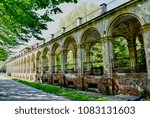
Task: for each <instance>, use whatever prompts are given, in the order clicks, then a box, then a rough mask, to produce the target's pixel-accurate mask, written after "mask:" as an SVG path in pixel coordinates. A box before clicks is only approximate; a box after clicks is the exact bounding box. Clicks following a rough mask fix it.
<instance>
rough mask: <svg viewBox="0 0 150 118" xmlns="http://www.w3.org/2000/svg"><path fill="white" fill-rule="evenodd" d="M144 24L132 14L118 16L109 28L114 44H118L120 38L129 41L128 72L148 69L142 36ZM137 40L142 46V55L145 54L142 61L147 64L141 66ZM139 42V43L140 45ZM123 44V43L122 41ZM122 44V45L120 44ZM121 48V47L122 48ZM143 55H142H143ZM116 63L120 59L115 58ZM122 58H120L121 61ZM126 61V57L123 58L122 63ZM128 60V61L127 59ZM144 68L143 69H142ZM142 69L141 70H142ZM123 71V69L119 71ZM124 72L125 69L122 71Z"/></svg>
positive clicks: (108, 32)
mask: <svg viewBox="0 0 150 118" xmlns="http://www.w3.org/2000/svg"><path fill="white" fill-rule="evenodd" d="M142 23H144V22H143V21H142V20H141V19H140V18H139V17H138V16H137V15H135V14H132V13H125V14H121V15H118V16H117V17H115V18H114V19H113V20H112V21H111V22H110V24H109V25H108V28H107V32H106V34H107V36H109V37H111V38H112V39H113V40H112V42H115V43H116V40H117V39H118V38H121V39H124V40H126V41H127V44H126V46H127V48H128V52H129V59H128V60H129V61H130V64H129V65H130V67H128V68H129V69H127V71H130V70H132V71H138V70H140V71H141V69H142V68H146V59H145V51H144V40H143V34H142ZM137 40H139V42H140V43H141V44H142V46H141V49H142V51H143V52H142V53H143V54H144V55H143V57H142V58H144V59H142V60H143V61H144V62H145V64H143V65H141V64H140V63H138V60H140V58H137V54H138V50H137ZM139 42H138V43H139ZM122 43H123V41H122ZM120 44H121V43H120ZM120 48H121V47H120ZM142 53H141V54H142ZM114 58H115V59H114V60H115V61H114V62H115V63H116V60H117V58H118V57H114ZM120 59H121V57H119V59H118V60H119V61H120ZM123 60H125V57H122V61H123ZM126 60H127V59H126ZM140 66H141V67H142V68H141V67H140ZM139 67H140V68H141V69H140V68H139ZM118 70H121V69H118ZM122 70H123V69H122Z"/></svg>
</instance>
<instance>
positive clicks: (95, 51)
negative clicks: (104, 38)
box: [90, 42, 103, 75]
mask: <svg viewBox="0 0 150 118" xmlns="http://www.w3.org/2000/svg"><path fill="white" fill-rule="evenodd" d="M90 52H91V62H92V65H91V68H92V69H91V70H92V72H91V74H92V75H103V54H102V44H101V43H100V42H98V43H96V44H94V45H93V46H91V49H90Z"/></svg>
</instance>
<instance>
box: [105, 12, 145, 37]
mask: <svg viewBox="0 0 150 118" xmlns="http://www.w3.org/2000/svg"><path fill="white" fill-rule="evenodd" d="M125 16H131V17H134V18H136V19H137V20H138V21H139V23H140V24H141V26H142V25H144V24H145V21H144V19H143V18H142V17H141V16H140V15H137V14H134V13H124V14H119V15H117V16H116V17H114V18H113V19H112V20H111V21H110V22H109V24H108V26H107V27H106V36H111V29H112V27H113V24H114V23H115V22H116V21H117V20H118V19H119V18H121V17H125Z"/></svg>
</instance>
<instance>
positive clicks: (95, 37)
mask: <svg viewBox="0 0 150 118" xmlns="http://www.w3.org/2000/svg"><path fill="white" fill-rule="evenodd" d="M100 39H101V35H100V32H99V30H98V29H97V28H95V27H90V28H88V29H87V30H86V31H85V32H84V33H83V35H82V38H81V45H82V48H83V52H82V55H83V57H85V58H83V60H84V62H83V70H84V71H85V72H84V73H85V74H92V75H93V74H94V75H95V74H96V75H102V74H103V65H102V57H101V58H97V59H96V60H95V61H92V58H93V53H94V51H92V47H93V46H95V45H96V44H98V45H97V46H100V47H102V44H101V40H100ZM101 49H102V48H101ZM95 52H101V54H102V50H99V49H98V48H97V50H95ZM96 71H97V72H96Z"/></svg>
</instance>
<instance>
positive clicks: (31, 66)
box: [29, 58, 33, 73]
mask: <svg viewBox="0 0 150 118" xmlns="http://www.w3.org/2000/svg"><path fill="white" fill-rule="evenodd" d="M32 68H33V62H32V58H31V59H30V72H29V73H32V70H33V69H32Z"/></svg>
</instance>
